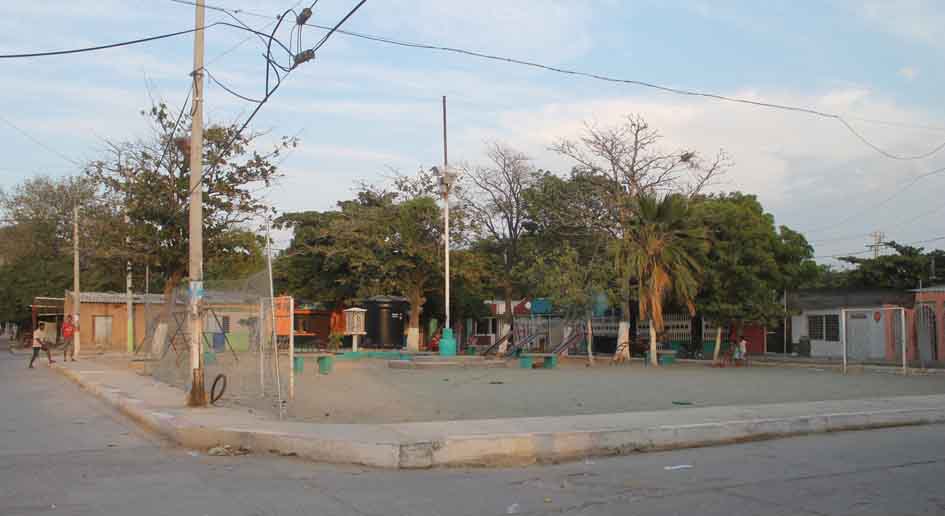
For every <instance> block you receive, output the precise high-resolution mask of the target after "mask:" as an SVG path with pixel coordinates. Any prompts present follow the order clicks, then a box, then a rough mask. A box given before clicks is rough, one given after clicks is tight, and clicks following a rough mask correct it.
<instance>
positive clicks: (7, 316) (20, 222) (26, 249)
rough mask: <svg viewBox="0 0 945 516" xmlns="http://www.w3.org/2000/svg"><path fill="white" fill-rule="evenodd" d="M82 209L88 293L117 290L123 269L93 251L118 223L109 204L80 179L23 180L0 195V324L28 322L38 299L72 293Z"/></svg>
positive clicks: (81, 236) (82, 261)
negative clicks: (75, 226) (76, 210)
mask: <svg viewBox="0 0 945 516" xmlns="http://www.w3.org/2000/svg"><path fill="white" fill-rule="evenodd" d="M75 206H79V207H80V208H81V224H80V226H79V229H80V234H79V239H80V264H81V269H82V283H83V285H84V286H85V287H86V288H88V289H114V290H117V289H118V288H119V286H120V285H121V284H123V281H124V276H123V272H124V266H123V265H122V264H121V263H120V262H117V261H115V260H108V259H102V258H101V257H99V256H98V253H97V252H96V251H97V249H98V248H99V246H100V245H102V244H103V243H104V240H103V239H102V237H101V235H102V233H103V231H104V230H105V229H106V228H108V227H110V226H112V225H113V224H114V223H115V222H116V213H115V212H114V209H113V208H112V204H111V203H110V202H108V201H107V200H106V199H104V198H102V197H101V195H100V194H99V192H98V191H97V189H96V185H95V184H94V182H92V181H90V180H88V179H87V178H83V177H64V178H59V179H52V178H49V177H45V176H38V177H34V178H30V179H27V180H26V181H24V182H23V183H21V184H19V185H17V186H15V187H14V188H13V189H12V190H11V191H9V192H0V219H2V221H3V222H2V223H0V224H2V226H0V320H12V321H18V322H21V323H23V322H26V321H27V320H29V317H30V311H29V305H30V304H31V303H32V301H33V298H34V297H36V296H56V297H58V296H61V295H62V294H63V292H65V291H66V290H67V289H71V288H72V260H73V233H72V230H73V221H74V212H73V208H74V207H75Z"/></svg>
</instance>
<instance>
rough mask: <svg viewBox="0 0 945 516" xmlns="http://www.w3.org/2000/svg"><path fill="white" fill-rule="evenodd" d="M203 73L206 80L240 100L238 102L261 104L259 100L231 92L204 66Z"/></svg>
mask: <svg viewBox="0 0 945 516" xmlns="http://www.w3.org/2000/svg"><path fill="white" fill-rule="evenodd" d="M203 71H204V72H205V73H206V74H207V78H209V79H210V81H211V82H213V83H214V84H216V85H217V86H219V87H220V88H222V89H223V91H225V92H227V93H229V94H230V95H233V96H234V97H236V98H238V99H240V100H245V101H246V102H252V103H254V104H259V103H260V102H262V101H261V100H258V99H252V98H249V97H247V96H245V95H242V94H240V93H238V92H236V91H234V90H232V89H231V88H229V87H228V86H227V85H225V84H223V83H222V82H220V81H219V80H218V79H217V78H216V77H214V76H213V74H212V73H210V70H209V69H207V67H206V66H205V67H204V68H203Z"/></svg>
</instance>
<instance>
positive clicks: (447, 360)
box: [387, 355, 508, 369]
mask: <svg viewBox="0 0 945 516" xmlns="http://www.w3.org/2000/svg"><path fill="white" fill-rule="evenodd" d="M387 367H390V368H391V369H450V368H464V369H466V368H493V367H508V363H507V362H506V361H505V360H496V359H489V360H486V359H485V357H481V356H465V355H462V356H461V355H457V356H453V357H440V356H426V357H416V358H414V359H413V360H388V361H387Z"/></svg>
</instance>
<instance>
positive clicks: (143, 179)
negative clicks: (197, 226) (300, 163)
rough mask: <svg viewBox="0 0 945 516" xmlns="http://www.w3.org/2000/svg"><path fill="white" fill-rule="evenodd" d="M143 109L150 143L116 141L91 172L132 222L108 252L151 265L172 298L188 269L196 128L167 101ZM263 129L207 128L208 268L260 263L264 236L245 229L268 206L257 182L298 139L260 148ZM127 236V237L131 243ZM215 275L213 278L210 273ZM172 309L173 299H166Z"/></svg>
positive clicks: (272, 174) (119, 230) (268, 177)
mask: <svg viewBox="0 0 945 516" xmlns="http://www.w3.org/2000/svg"><path fill="white" fill-rule="evenodd" d="M142 115H144V116H146V117H148V118H149V119H150V121H151V123H152V128H153V135H152V136H151V137H150V138H149V139H147V140H143V141H124V142H109V143H108V150H107V151H106V154H107V155H106V156H105V157H104V158H102V159H100V160H96V161H93V162H92V163H91V164H90V165H89V166H88V168H87V174H88V176H89V177H90V178H91V179H93V180H94V181H96V182H98V183H99V184H100V185H102V187H103V188H104V189H105V191H106V193H107V194H108V195H109V196H110V197H111V198H113V199H116V200H118V201H119V202H121V203H122V213H123V214H124V215H127V217H128V223H127V224H118V225H116V227H114V228H113V230H112V231H111V232H110V233H111V237H112V238H113V240H115V241H116V242H121V244H117V243H116V245H113V246H109V247H106V248H103V252H104V253H105V254H106V255H110V256H114V257H119V258H121V259H122V260H130V261H132V262H134V263H137V264H147V265H149V266H150V267H151V270H152V272H153V273H154V274H155V275H158V276H159V277H160V279H161V281H162V282H163V286H164V293H165V298H166V299H168V300H169V298H170V296H171V293H172V292H173V290H174V289H175V288H176V287H177V285H178V284H179V283H180V281H181V280H182V279H183V278H184V277H185V276H186V275H187V272H188V246H189V231H188V212H189V208H190V188H189V181H190V174H191V172H192V171H191V170H190V160H189V156H188V153H189V150H190V148H189V147H190V146H189V143H188V142H189V137H188V136H187V133H188V132H189V130H187V129H185V130H184V131H183V132H184V135H183V136H180V135H179V132H178V131H179V127H184V128H187V127H189V126H190V125H191V120H190V118H189V116H185V117H184V118H183V120H182V123H180V124H178V123H177V120H176V119H175V118H174V117H173V116H171V114H170V113H169V112H168V109H167V106H166V105H165V104H163V103H160V104H158V105H156V106H153V107H152V108H151V109H150V110H149V111H143V112H142ZM259 136H260V133H253V132H240V131H239V126H238V125H236V124H230V125H218V124H212V125H209V126H208V127H207V128H206V129H205V131H204V148H203V153H204V156H203V162H204V166H205V169H204V170H203V171H201V177H202V181H201V187H202V190H203V238H204V261H205V263H206V270H207V272H208V273H219V274H232V271H233V270H234V265H237V266H239V267H237V268H242V269H244V270H245V269H247V268H254V267H255V268H261V267H262V262H261V256H262V254H261V247H262V245H263V242H262V241H261V240H260V239H259V238H257V237H255V235H254V234H253V233H252V232H251V231H249V230H247V229H246V225H247V224H248V223H250V222H251V221H252V220H253V218H254V217H256V216H258V215H259V214H261V213H263V212H266V211H267V210H268V208H267V206H266V205H265V204H264V203H263V201H262V200H261V199H260V198H259V197H257V196H256V195H255V191H256V189H254V188H253V187H254V186H258V185H265V186H268V185H269V184H270V183H271V182H272V181H273V180H275V179H276V178H277V177H278V175H279V173H278V170H277V168H276V165H275V164H274V163H273V161H274V160H275V159H276V158H278V156H279V155H280V154H281V153H282V152H283V151H284V150H286V149H287V148H289V147H292V146H295V145H296V144H297V141H296V140H295V139H294V138H283V139H282V140H281V141H280V143H279V144H277V145H275V146H274V148H273V149H272V150H271V151H269V152H268V153H264V154H260V152H259V151H257V150H256V149H255V147H256V145H257V139H258V137H259ZM125 239H127V243H125ZM208 279H213V278H212V276H209V274H208ZM165 306H166V307H170V306H171V303H170V302H165Z"/></svg>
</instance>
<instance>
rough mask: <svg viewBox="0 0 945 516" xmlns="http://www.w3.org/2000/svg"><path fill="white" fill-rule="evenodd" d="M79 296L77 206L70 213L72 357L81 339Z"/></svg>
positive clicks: (77, 350) (77, 351)
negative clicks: (73, 332) (73, 328)
mask: <svg viewBox="0 0 945 516" xmlns="http://www.w3.org/2000/svg"><path fill="white" fill-rule="evenodd" d="M80 299H81V296H79V204H78V203H76V205H75V206H74V207H73V212H72V324H73V325H74V326H75V334H74V335H73V337H72V342H73V345H72V346H73V347H72V357H73V358H75V357H76V356H78V355H79V348H80V347H81V342H82V339H81V338H80V337H81V336H80V335H79V331H80V330H81V329H82V325H81V324H80V322H81V319H79V315H80V312H81V305H82V303H81V301H80Z"/></svg>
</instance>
